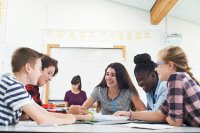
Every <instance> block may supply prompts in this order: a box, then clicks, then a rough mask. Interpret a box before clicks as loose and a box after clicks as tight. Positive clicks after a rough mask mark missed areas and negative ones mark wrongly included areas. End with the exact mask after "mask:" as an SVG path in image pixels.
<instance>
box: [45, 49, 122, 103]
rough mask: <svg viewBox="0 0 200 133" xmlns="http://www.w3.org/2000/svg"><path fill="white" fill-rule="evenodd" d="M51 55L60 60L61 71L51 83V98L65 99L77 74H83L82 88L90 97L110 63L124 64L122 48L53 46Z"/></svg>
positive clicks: (59, 67)
mask: <svg viewBox="0 0 200 133" xmlns="http://www.w3.org/2000/svg"><path fill="white" fill-rule="evenodd" d="M50 56H51V57H53V58H55V59H57V60H58V69H59V71H58V73H57V75H56V76H55V77H54V78H53V79H52V81H51V82H50V83H49V95H48V97H49V100H64V96H65V92H66V91H68V90H70V89H71V79H72V77H73V76H76V75H80V76H81V81H82V90H84V91H85V92H86V94H87V97H88V96H89V95H90V94H91V92H92V91H93V89H94V87H95V86H97V84H99V83H100V81H101V80H102V78H103V76H104V72H105V68H106V67H107V66H108V65H109V64H110V63H113V62H120V63H122V64H124V58H123V51H122V49H120V48H119V49H116V48H70V47H66V48H65V47H60V48H51V55H50Z"/></svg>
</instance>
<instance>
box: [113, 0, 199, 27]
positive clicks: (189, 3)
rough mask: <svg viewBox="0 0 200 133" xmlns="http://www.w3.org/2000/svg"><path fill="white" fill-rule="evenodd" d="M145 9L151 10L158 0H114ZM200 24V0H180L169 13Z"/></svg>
mask: <svg viewBox="0 0 200 133" xmlns="http://www.w3.org/2000/svg"><path fill="white" fill-rule="evenodd" d="M112 1H114V2H118V3H121V4H124V5H128V6H132V7H134V8H138V9H142V10H145V11H149V12H150V10H151V7H152V6H153V5H154V3H155V1H156V0H112ZM167 15H168V16H171V17H175V18H178V19H183V20H186V21H189V22H192V23H196V24H199V25H200V0H178V2H177V3H176V5H175V6H174V7H173V8H172V9H171V10H170V12H169V13H168V14H167Z"/></svg>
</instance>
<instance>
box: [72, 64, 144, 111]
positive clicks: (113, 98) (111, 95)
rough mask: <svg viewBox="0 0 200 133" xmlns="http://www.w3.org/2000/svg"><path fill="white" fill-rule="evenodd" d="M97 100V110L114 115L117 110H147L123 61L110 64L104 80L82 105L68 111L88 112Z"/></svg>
mask: <svg viewBox="0 0 200 133" xmlns="http://www.w3.org/2000/svg"><path fill="white" fill-rule="evenodd" d="M95 102H97V107H96V112H100V111H101V113H102V114H103V115H112V114H114V113H115V112H117V111H130V110H134V111H135V110H140V111H142V110H146V107H145V105H144V103H143V102H142V101H141V99H140V97H139V94H138V92H137V90H136V88H135V86H134V85H133V83H132V81H131V78H130V76H129V74H128V72H127V70H126V68H125V67H124V66H123V65H122V64H121V63H117V62H115V63H111V64H109V65H108V66H107V67H106V69H105V73H104V76H103V79H102V81H101V82H100V83H99V84H98V85H97V86H96V87H95V88H94V90H93V92H92V94H91V96H90V97H89V98H88V99H87V100H86V101H85V102H84V103H83V105H82V106H77V105H74V106H71V107H70V109H69V111H68V113H72V114H87V113H88V111H87V109H89V108H90V107H91V106H92V105H93V104H94V103H95Z"/></svg>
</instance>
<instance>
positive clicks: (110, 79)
mask: <svg viewBox="0 0 200 133" xmlns="http://www.w3.org/2000/svg"><path fill="white" fill-rule="evenodd" d="M105 80H106V84H107V86H108V87H109V88H111V87H118V82H117V78H116V73H115V69H113V68H111V67H109V68H108V69H107V71H106V75H105Z"/></svg>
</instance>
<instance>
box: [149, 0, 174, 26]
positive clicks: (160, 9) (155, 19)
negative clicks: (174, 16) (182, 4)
mask: <svg viewBox="0 0 200 133" xmlns="http://www.w3.org/2000/svg"><path fill="white" fill-rule="evenodd" d="M177 1H178V0H156V2H155V4H154V5H153V7H152V8H151V11H150V14H151V24H153V25H157V24H159V23H160V21H161V20H162V19H163V18H164V17H165V16H166V15H167V13H168V12H169V11H170V9H171V8H172V7H173V6H174V5H175V4H176V2H177Z"/></svg>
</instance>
